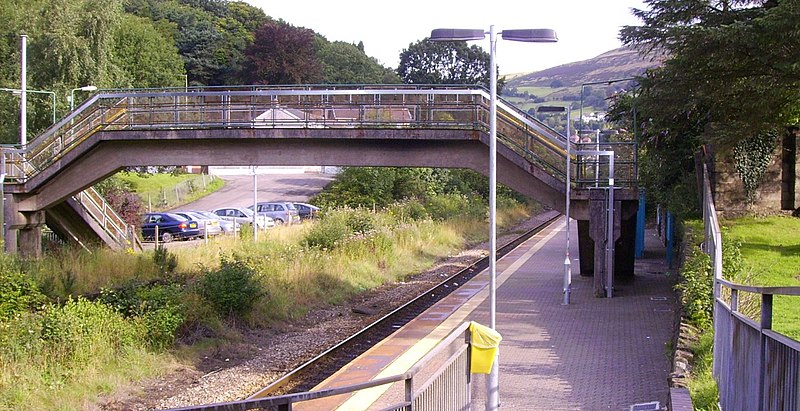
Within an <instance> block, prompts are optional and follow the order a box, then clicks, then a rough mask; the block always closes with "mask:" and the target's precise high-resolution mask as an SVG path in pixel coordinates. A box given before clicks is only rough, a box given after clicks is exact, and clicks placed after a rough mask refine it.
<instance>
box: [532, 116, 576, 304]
mask: <svg viewBox="0 0 800 411" xmlns="http://www.w3.org/2000/svg"><path fill="white" fill-rule="evenodd" d="M536 111H537V112H540V113H548V112H550V113H561V112H564V111H566V112H567V129H566V133H565V136H566V139H565V144H566V146H567V152H566V166H567V171H566V178H565V180H566V189H565V192H564V197H565V198H566V200H565V204H564V220H565V225H566V227H567V228H566V231H567V234H566V240H567V245H566V248H565V249H564V303H563V304H564V305H569V300H570V294H571V293H572V262H571V261H570V259H569V207H570V198H569V197H570V189H571V182H572V181H571V179H570V169H571V168H572V167H570V165H571V162H570V160H571V157H572V153H571V146H572V143H571V141H570V139H571V137H572V136H571V135H570V122H571V119H570V117H571V116H570V114H572V103H570V104H568V105H567V106H566V107H564V106H539V108H537V109H536Z"/></svg>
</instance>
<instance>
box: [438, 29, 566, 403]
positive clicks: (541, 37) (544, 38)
mask: <svg viewBox="0 0 800 411" xmlns="http://www.w3.org/2000/svg"><path fill="white" fill-rule="evenodd" d="M486 34H489V64H490V67H489V326H490V327H491V328H492V329H493V330H496V329H497V327H496V325H497V324H496V317H497V315H496V312H497V302H496V297H497V261H496V260H497V218H496V210H497V65H496V64H495V61H494V60H495V50H496V47H495V46H496V45H497V38H496V34H497V32H495V29H494V25H491V26H489V31H488V32H487V31H484V30H483V29H435V30H433V31H431V36H430V40H432V41H467V40H483V39H484V38H486ZM500 35H501V36H502V37H503V39H504V40H511V41H522V42H527V43H554V42H556V41H558V37H557V36H556V32H555V31H554V30H550V29H523V30H503V31H501V32H500ZM499 381H500V378H499V373H498V365H497V358H496V357H495V361H494V365H493V366H492V371H491V374H489V378H487V379H486V388H487V395H486V409H487V410H497V409H498V408H499V407H500V397H499Z"/></svg>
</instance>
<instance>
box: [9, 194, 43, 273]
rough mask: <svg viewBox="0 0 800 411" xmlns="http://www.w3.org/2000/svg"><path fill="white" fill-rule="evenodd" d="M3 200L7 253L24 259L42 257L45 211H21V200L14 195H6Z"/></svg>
mask: <svg viewBox="0 0 800 411" xmlns="http://www.w3.org/2000/svg"><path fill="white" fill-rule="evenodd" d="M3 200H4V202H3V220H4V221H3V223H4V225H3V235H4V240H5V243H4V248H5V252H6V253H9V254H19V255H21V256H23V257H31V258H38V257H40V256H41V255H42V226H44V224H45V217H44V211H19V201H21V199H20V198H17V196H16V195H13V194H12V195H5V196H4V198H3Z"/></svg>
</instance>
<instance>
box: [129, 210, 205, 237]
mask: <svg viewBox="0 0 800 411" xmlns="http://www.w3.org/2000/svg"><path fill="white" fill-rule="evenodd" d="M199 227H200V225H199V224H198V222H197V221H195V220H192V219H188V218H186V217H184V216H181V215H178V214H175V213H147V214H145V216H144V219H143V220H142V227H141V230H142V237H143V238H144V239H145V240H154V239H155V238H156V236H158V239H159V240H160V241H162V242H165V243H168V242H170V241H172V240H173V239H182V240H188V239H192V238H195V237H199V236H200V235H201V233H200V228H199Z"/></svg>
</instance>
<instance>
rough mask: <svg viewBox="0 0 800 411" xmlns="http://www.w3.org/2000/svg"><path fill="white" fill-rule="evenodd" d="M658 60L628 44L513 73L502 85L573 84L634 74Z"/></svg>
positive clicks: (514, 86) (546, 85) (513, 86)
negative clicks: (516, 74) (535, 70)
mask: <svg viewBox="0 0 800 411" xmlns="http://www.w3.org/2000/svg"><path fill="white" fill-rule="evenodd" d="M659 64H660V61H652V60H651V59H649V58H645V57H642V56H640V55H639V54H638V52H636V51H635V50H633V49H631V48H627V47H620V48H618V49H614V50H611V51H607V52H605V53H603V54H601V55H599V56H597V57H594V58H591V59H588V60H583V61H578V62H574V63H568V64H563V65H560V66H556V67H551V68H549V69H545V70H542V71H537V72H533V73H528V74H523V75H518V76H515V77H514V78H511V79H509V80H508V82H507V83H506V87H508V88H519V87H550V86H551V85H552V84H553V82H554V81H560V82H561V86H563V87H576V86H580V85H581V84H583V83H589V82H595V81H605V80H611V79H619V78H626V77H632V76H638V75H641V74H642V73H644V71H645V70H646V69H648V68H651V67H656V66H658V65H659Z"/></svg>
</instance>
